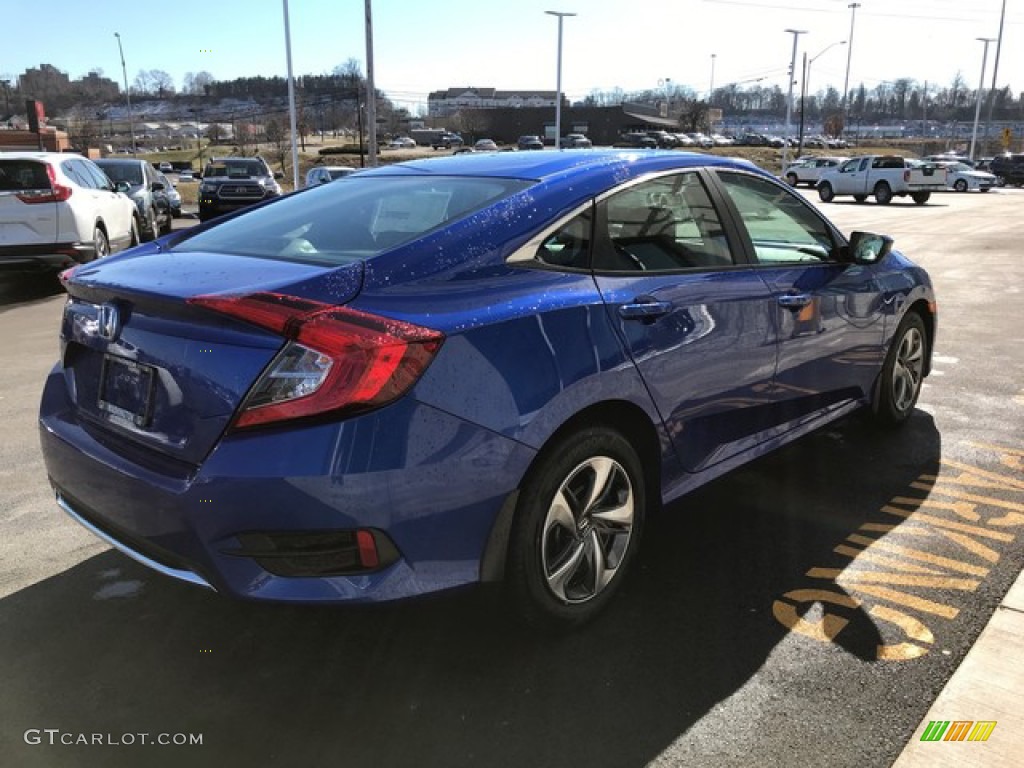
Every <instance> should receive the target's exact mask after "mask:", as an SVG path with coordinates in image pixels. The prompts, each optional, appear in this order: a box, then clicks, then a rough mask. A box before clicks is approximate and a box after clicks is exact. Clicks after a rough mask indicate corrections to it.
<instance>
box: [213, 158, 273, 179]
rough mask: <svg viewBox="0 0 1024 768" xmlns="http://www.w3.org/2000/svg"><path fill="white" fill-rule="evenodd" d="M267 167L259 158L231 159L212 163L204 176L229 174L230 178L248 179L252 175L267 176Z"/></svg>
mask: <svg viewBox="0 0 1024 768" xmlns="http://www.w3.org/2000/svg"><path fill="white" fill-rule="evenodd" d="M266 175H267V167H266V166H265V165H264V164H263V163H261V162H260V161H259V160H229V161H224V162H217V163H210V164H209V165H208V166H206V172H205V173H204V174H203V176H204V177H210V176H227V177H228V178H230V179H247V178H249V177H250V176H266Z"/></svg>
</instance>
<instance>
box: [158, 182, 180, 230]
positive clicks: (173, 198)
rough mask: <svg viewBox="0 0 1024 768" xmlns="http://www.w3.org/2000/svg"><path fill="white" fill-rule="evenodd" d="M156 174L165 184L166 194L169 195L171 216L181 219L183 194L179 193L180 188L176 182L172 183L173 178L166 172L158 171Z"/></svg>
mask: <svg viewBox="0 0 1024 768" xmlns="http://www.w3.org/2000/svg"><path fill="white" fill-rule="evenodd" d="M156 176H157V179H159V180H160V183H161V184H163V185H164V189H163V192H164V195H165V196H166V197H167V203H168V205H169V207H170V209H171V218H172V219H180V218H181V195H180V194H179V193H178V188H177V187H175V186H174V184H172V183H171V180H170V179H168V178H167V177H166V176H165V175H164V174H162V173H157V175H156Z"/></svg>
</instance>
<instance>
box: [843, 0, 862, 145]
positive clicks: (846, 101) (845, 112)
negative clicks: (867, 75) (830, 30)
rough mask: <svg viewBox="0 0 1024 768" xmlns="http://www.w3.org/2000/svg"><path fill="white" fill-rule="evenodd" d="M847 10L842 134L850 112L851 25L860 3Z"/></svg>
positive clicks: (851, 5) (855, 17)
mask: <svg viewBox="0 0 1024 768" xmlns="http://www.w3.org/2000/svg"><path fill="white" fill-rule="evenodd" d="M846 7H847V8H849V9H850V36H849V37H847V38H846V39H847V40H848V41H849V43H850V47H849V48H847V49H846V77H845V79H844V80H843V132H844V133H845V132H846V119H847V115H848V114H849V111H850V105H849V98H850V61H851V60H852V59H853V25H854V22H856V21H857V9H858V8H860V3H850V4H849V5H848V6H846Z"/></svg>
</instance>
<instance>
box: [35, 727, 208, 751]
mask: <svg viewBox="0 0 1024 768" xmlns="http://www.w3.org/2000/svg"><path fill="white" fill-rule="evenodd" d="M24 739H25V743H26V744H32V745H37V744H46V745H48V746H57V745H64V746H69V747H70V746H96V747H131V746H139V745H141V746H159V747H201V746H202V745H203V734H201V733H146V732H141V733H75V732H73V731H62V730H61V729H60V728H29V729H28V730H27V731H25V735H24Z"/></svg>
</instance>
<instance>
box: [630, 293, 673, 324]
mask: <svg viewBox="0 0 1024 768" xmlns="http://www.w3.org/2000/svg"><path fill="white" fill-rule="evenodd" d="M671 311H672V304H671V302H668V301H656V300H655V299H652V298H650V297H648V296H638V297H637V298H636V299H634V300H633V303H632V304H622V305H621V306H620V307H619V317H621V318H622V319H624V320H643V321H646V322H653V321H655V320H657V319H658V318H659V317H661V316H663V315H667V314H668V313H669V312H671Z"/></svg>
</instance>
